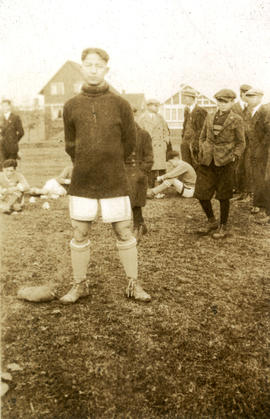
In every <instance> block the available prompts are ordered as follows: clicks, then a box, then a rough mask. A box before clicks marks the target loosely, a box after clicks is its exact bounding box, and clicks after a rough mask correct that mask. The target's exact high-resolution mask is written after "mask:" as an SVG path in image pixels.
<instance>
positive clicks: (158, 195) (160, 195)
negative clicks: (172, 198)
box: [155, 193, 165, 199]
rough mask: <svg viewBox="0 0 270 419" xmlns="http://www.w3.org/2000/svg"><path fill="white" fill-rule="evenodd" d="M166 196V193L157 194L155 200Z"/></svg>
mask: <svg viewBox="0 0 270 419" xmlns="http://www.w3.org/2000/svg"><path fill="white" fill-rule="evenodd" d="M164 196H165V194H164V193H157V194H156V195H155V198H156V199H162V198H164Z"/></svg>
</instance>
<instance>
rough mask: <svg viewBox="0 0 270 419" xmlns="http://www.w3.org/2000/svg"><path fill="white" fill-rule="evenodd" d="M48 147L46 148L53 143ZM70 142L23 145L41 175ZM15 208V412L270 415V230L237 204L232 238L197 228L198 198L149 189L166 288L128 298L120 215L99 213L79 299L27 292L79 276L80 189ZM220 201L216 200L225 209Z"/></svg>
mask: <svg viewBox="0 0 270 419" xmlns="http://www.w3.org/2000/svg"><path fill="white" fill-rule="evenodd" d="M41 152H42V153H41ZM67 162H68V159H67V158H66V157H65V155H64V153H63V150H62V146H59V147H51V148H47V149H46V148H44V149H41V150H39V149H38V148H37V149H35V148H31V147H28V148H25V149H23V160H22V162H21V167H22V169H23V172H24V173H25V175H26V177H27V178H28V179H29V181H30V182H31V184H32V186H41V185H42V184H43V183H44V182H45V180H47V179H48V178H49V177H52V176H54V175H55V174H58V173H59V172H60V171H61V169H62V167H64V166H65V165H66V163H67ZM42 203H43V201H41V200H40V201H38V202H37V203H36V204H32V205H31V204H29V203H28V202H27V203H26V208H25V211H24V212H23V213H22V214H18V215H13V216H5V215H2V219H1V228H2V234H1V236H2V239H3V240H2V253H3V258H2V273H1V276H2V278H1V279H2V305H3V309H2V314H3V316H2V317H3V326H2V344H3V357H2V368H3V370H4V371H5V370H6V366H7V364H9V363H11V362H16V363H18V364H19V365H20V366H21V367H22V368H23V370H22V371H16V372H13V373H12V377H13V380H12V382H11V384H10V390H9V391H8V393H7V394H6V395H5V396H4V398H3V406H2V416H3V418H9V419H13V418H14V419H15V418H16V419H18V418H24V419H25V418H57V419H62V418H66V419H73V418H78V419H79V418H82V419H84V418H85V419H86V418H161V417H162V418H163V417H164V418H210V417H211V418H212V417H216V418H225V417H226V418H227V417H229V418H247V417H248V418H268V417H270V398H269V371H270V363H269V340H270V334H269V311H270V309H269V307H270V305H269V302H270V289H269V280H270V273H269V268H270V257H269V248H270V246H269V245H270V230H269V228H266V227H261V226H258V225H255V224H254V223H253V221H252V220H253V218H252V217H251V216H250V215H249V209H248V204H246V203H245V204H244V203H242V204H240V203H239V204H234V205H233V206H232V211H231V217H230V223H231V234H230V236H229V237H228V238H227V239H225V240H224V241H214V240H213V239H211V237H198V236H197V235H196V230H197V229H198V227H200V226H202V224H203V222H204V218H203V215H202V213H201V210H200V208H199V205H198V203H197V202H196V201H195V200H184V199H179V198H177V196H176V195H175V194H174V192H169V194H168V196H167V198H166V199H164V200H151V201H148V203H147V206H146V208H145V210H144V213H145V217H146V220H147V225H148V227H149V234H148V235H146V236H145V238H144V240H143V241H142V243H141V245H140V246H139V257H140V276H141V278H142V279H143V281H144V283H145V289H146V290H147V291H148V292H150V294H151V295H152V297H153V300H152V302H151V303H149V304H146V305H145V304H141V303H136V302H133V301H131V300H127V299H126V298H125V296H124V289H125V286H126V283H125V277H124V273H123V271H122V268H121V266H120V263H119V259H118V255H117V251H116V248H115V238H114V236H113V233H112V230H111V227H110V225H104V224H102V223H100V222H98V223H94V224H93V227H92V230H91V241H92V257H91V263H90V266H89V273H88V276H89V280H90V282H91V296H90V297H88V298H85V299H82V300H81V301H79V302H78V303H77V304H75V305H72V306H62V305H60V304H59V302H58V300H55V301H52V302H51V303H42V304H34V303H26V302H22V301H20V300H17V299H16V292H17V289H18V288H19V287H20V286H21V285H24V284H29V285H35V284H41V283H44V282H57V284H58V290H59V295H62V294H63V293H64V292H65V291H66V290H67V289H68V288H69V285H70V284H69V283H70V280H71V266H70V257H69V240H70V239H71V236H72V232H71V228H70V223H69V218H68V209H67V198H63V199H59V200H56V201H55V200H52V201H51V202H50V204H51V209H50V210H49V211H45V210H42V209H41V205H42ZM217 208H218V207H217V205H216V210H217Z"/></svg>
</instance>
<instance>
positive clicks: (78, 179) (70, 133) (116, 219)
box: [60, 48, 151, 304]
mask: <svg viewBox="0 0 270 419" xmlns="http://www.w3.org/2000/svg"><path fill="white" fill-rule="evenodd" d="M81 58H82V73H83V75H84V78H85V81H86V83H85V84H84V85H83V87H82V91H81V93H80V94H79V95H77V96H75V97H73V98H72V99H70V100H69V101H68V102H67V103H66V104H65V106H64V113H63V117H64V129H65V148H66V152H67V153H68V154H69V156H70V157H71V159H72V162H73V171H72V177H71V184H70V187H69V195H70V201H69V209H70V217H71V223H72V227H73V231H74V232H73V239H72V240H71V243H70V248H71V261H72V268H73V286H72V288H71V290H70V291H69V292H68V293H67V294H66V295H65V296H64V297H62V298H61V300H60V301H61V302H62V303H64V304H68V303H74V302H76V301H77V300H78V299H79V298H80V297H83V296H87V295H88V293H89V292H88V286H87V283H86V274H87V267H88V263H89V260H90V240H89V238H88V231H89V228H90V226H91V222H92V221H93V220H94V219H95V218H96V216H97V212H98V207H99V206H100V208H101V214H102V218H103V221H104V222H107V223H112V226H113V230H114V232H115V235H116V238H117V242H116V245H117V248H118V252H119V258H120V261H121V262H122V265H123V267H124V270H125V273H126V276H127V280H128V287H127V291H126V294H127V296H128V297H133V298H134V299H136V300H140V301H150V299H151V297H150V295H148V294H147V293H146V292H145V291H144V290H143V288H142V286H141V284H140V282H139V281H138V272H137V270H138V267H137V247H136V239H135V238H134V237H133V235H132V233H131V218H132V213H131V206H130V200H129V196H128V194H129V188H128V179H127V175H126V170H125V160H126V159H127V158H128V156H129V155H130V154H131V153H132V151H133V149H134V147H135V144H136V130H135V123H134V117H133V113H132V110H131V107H130V105H129V104H128V102H127V101H125V100H124V99H123V98H121V97H120V96H117V95H115V94H113V93H111V92H110V91H109V86H108V84H107V83H106V81H105V80H104V78H105V76H106V74H107V72H108V70H109V69H108V65H107V64H108V60H109V56H108V54H107V53H106V52H105V51H104V50H102V49H99V48H88V49H86V50H84V51H83V52H82V57H81Z"/></svg>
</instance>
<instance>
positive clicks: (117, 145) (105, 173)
mask: <svg viewBox="0 0 270 419" xmlns="http://www.w3.org/2000/svg"><path fill="white" fill-rule="evenodd" d="M63 118H64V131H65V149H66V152H67V153H68V154H69V156H70V157H71V160H72V162H73V171H72V177H71V183H70V187H69V194H70V195H73V196H79V197H85V198H96V199H100V198H113V197H118V196H127V195H129V185H128V178H127V173H126V168H125V161H126V159H127V158H128V156H129V155H130V154H131V153H132V151H133V150H134V148H135V145H136V129H135V121H134V117H133V112H132V109H131V107H130V105H129V103H128V102H127V101H126V100H125V99H123V98H122V97H121V96H118V95H116V94H114V93H112V92H111V91H109V86H108V85H107V84H105V85H103V86H92V87H91V86H83V88H82V92H81V93H80V94H78V95H76V96H75V97H73V98H72V99H70V100H69V101H68V102H67V103H66V104H65V105H64V112H63Z"/></svg>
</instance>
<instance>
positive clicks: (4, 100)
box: [2, 99, 11, 105]
mask: <svg viewBox="0 0 270 419" xmlns="http://www.w3.org/2000/svg"><path fill="white" fill-rule="evenodd" d="M2 103H8V104H9V105H11V100H10V99H3V100H2Z"/></svg>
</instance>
